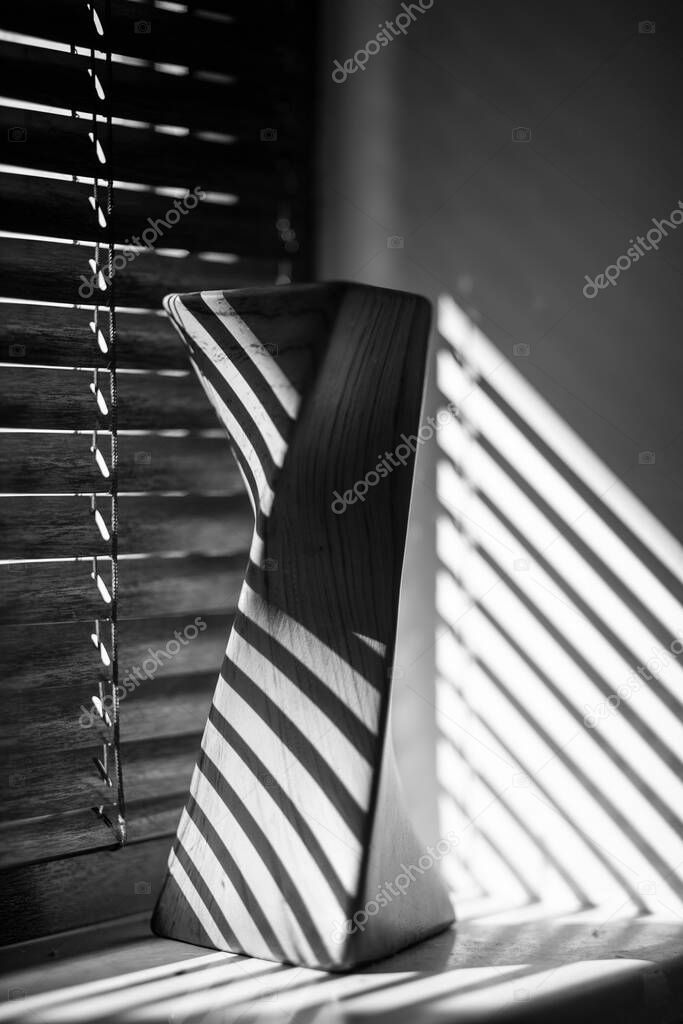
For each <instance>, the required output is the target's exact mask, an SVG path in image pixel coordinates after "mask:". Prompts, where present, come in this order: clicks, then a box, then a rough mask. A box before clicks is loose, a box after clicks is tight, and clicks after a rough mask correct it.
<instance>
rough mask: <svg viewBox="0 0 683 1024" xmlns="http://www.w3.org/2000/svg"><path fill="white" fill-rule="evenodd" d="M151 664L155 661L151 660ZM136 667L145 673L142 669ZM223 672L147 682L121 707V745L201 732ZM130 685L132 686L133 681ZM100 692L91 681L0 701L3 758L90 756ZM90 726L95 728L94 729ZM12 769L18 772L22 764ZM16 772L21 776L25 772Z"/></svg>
mask: <svg viewBox="0 0 683 1024" xmlns="http://www.w3.org/2000/svg"><path fill="white" fill-rule="evenodd" d="M224 642H225V637H224ZM143 660H145V659H143ZM147 660H148V661H149V662H150V663H151V661H152V659H151V658H150V657H149V656H148V659H147ZM134 667H137V668H138V671H140V666H139V665H137V666H134ZM218 667H219V666H217V667H216V668H215V669H214V670H213V671H212V672H205V673H201V672H193V673H192V674H191V675H188V676H177V675H176V676H169V677H165V678H160V679H157V678H156V677H153V678H152V679H144V678H143V680H142V682H141V683H140V684H139V689H137V690H132V691H130V693H129V696H128V697H124V699H123V700H122V701H121V708H120V723H121V739H122V740H123V741H124V742H130V741H132V740H143V739H161V738H164V737H169V736H177V735H180V734H182V733H186V732H201V731H202V729H203V728H204V725H205V724H206V716H207V715H208V713H209V705H210V703H211V696H212V694H213V691H214V689H215V687H216V679H217V677H218ZM127 669H128V666H122V672H121V679H124V678H125V677H126V672H127ZM124 685H125V684H124ZM129 685H130V686H133V681H131V682H130V684H129ZM97 692H98V690H97V682H96V681H95V683H94V685H93V681H92V680H90V685H88V684H87V683H86V684H81V685H79V686H73V685H68V686H51V687H49V688H37V689H34V690H31V691H30V692H28V693H26V694H25V696H24V697H23V698H22V699H21V701H16V698H15V700H14V706H12V705H10V702H9V701H8V700H7V699H6V698H3V699H2V700H1V701H0V706H1V707H2V710H3V716H2V723H1V724H0V750H1V751H2V756H3V758H8V759H11V758H15V759H16V758H18V759H19V760H21V759H22V758H23V759H25V760H30V755H29V753H28V751H27V747H28V746H29V744H30V745H31V748H30V749H32V750H40V751H41V752H43V753H56V752H57V751H60V750H62V751H72V750H81V749H82V748H87V749H88V750H90V748H91V747H92V745H93V743H96V742H98V741H99V740H100V738H101V735H102V732H103V731H104V730H102V731H100V729H98V727H97V723H96V722H95V720H94V719H91V718H90V717H89V715H88V712H90V711H91V697H92V696H93V694H97ZM83 709H85V711H84V710H83ZM90 722H93V723H94V724H90V725H89V724H88V723H90ZM20 729H21V730H22V732H21V734H20V735H19V734H18V730H20ZM7 763H8V764H9V763H10V760H8V761H7ZM13 763H14V764H15V766H16V765H18V764H19V761H17V760H15V761H14V762H13ZM91 763H92V762H91ZM17 770H18V771H19V772H20V773H21V772H22V769H21V768H18V769H17ZM20 813H21V816H22V817H26V816H27V815H25V814H24V812H23V811H21V812H20Z"/></svg>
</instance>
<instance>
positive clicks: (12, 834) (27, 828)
mask: <svg viewBox="0 0 683 1024" xmlns="http://www.w3.org/2000/svg"><path fill="white" fill-rule="evenodd" d="M183 803H184V794H180V793H174V794H171V795H168V796H159V797H155V798H154V799H152V800H141V801H136V802H133V803H130V802H129V803H127V805H126V823H127V834H128V843H129V846H130V844H136V843H140V842H141V841H144V842H149V841H150V840H154V839H158V838H160V837H166V836H171V835H173V834H174V832H175V830H176V827H177V824H178V818H179V817H180V812H181V810H182V807H183ZM162 842H163V843H165V847H166V851H167V855H168V845H169V844H168V839H164V840H163V841H162ZM112 845H113V844H112V834H111V829H109V828H108V826H107V825H106V824H105V823H104V822H103V821H102V820H101V819H100V818H98V817H97V816H96V815H95V813H94V812H93V810H92V808H87V809H85V810H78V811H71V812H69V813H63V814H53V815H48V816H43V817H39V818H33V819H29V820H19V821H16V822H12V823H11V824H10V825H7V826H5V827H4V828H0V868H2V869H8V868H12V867H18V866H19V865H22V866H24V872H25V875H22V873H19V874H18V875H13V876H12V877H13V879H14V878H17V877H19V878H21V877H28V876H29V872H30V871H31V870H32V869H31V868H30V867H27V865H31V864H33V863H35V862H40V861H44V860H45V859H46V851H49V857H50V859H51V860H56V858H59V857H67V856H70V855H73V854H77V853H80V852H83V851H86V850H87V851H94V850H97V849H106V848H109V847H111V846H112ZM152 845H154V844H152ZM133 849H135V846H133ZM147 849H149V848H147ZM122 852H123V851H121V850H118V849H117V850H116V853H117V854H121V853H122ZM144 852H145V850H143V853H144ZM92 855H93V856H97V854H95V853H93V854H92ZM126 856H127V855H126ZM125 862H126V863H128V861H127V860H126V861H125ZM56 863H59V861H58V860H56ZM69 863H70V864H71V865H72V867H73V864H74V863H75V862H72V861H69ZM112 866H113V867H114V868H116V867H117V866H118V865H117V864H114V865H112V864H111V863H110V864H109V866H108V870H109V871H111V869H112ZM41 868H42V871H43V877H44V876H45V873H46V872H49V870H50V866H49V864H43V865H41ZM1 884H2V883H0V885H1ZM138 889H140V885H139V883H138ZM131 895H132V896H134V897H135V896H136V897H137V901H138V903H137V905H136V909H138V908H139V907H140V906H141V905H142V904H141V897H142V896H144V895H145V893H144V887H143V891H140V892H137V893H136V892H135V889H134V888H132V889H131ZM4 905H6V904H4ZM25 909H26V904H25V905H24V910H25ZM84 909H85V908H84ZM124 912H125V911H124ZM23 923H24V918H23V916H22V924H23ZM41 924H42V921H41ZM5 933H6V929H5ZM24 934H25V933H24Z"/></svg>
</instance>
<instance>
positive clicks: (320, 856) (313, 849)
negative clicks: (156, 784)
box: [209, 704, 350, 907]
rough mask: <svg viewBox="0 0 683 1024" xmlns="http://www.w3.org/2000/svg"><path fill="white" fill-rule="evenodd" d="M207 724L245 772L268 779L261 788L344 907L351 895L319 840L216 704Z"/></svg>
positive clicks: (302, 815)
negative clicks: (209, 724) (216, 732)
mask: <svg viewBox="0 0 683 1024" xmlns="http://www.w3.org/2000/svg"><path fill="white" fill-rule="evenodd" d="M209 721H210V722H211V724H212V725H213V726H214V727H215V728H216V730H217V731H218V732H219V733H220V735H221V736H222V737H223V739H224V740H225V742H226V743H227V744H228V745H229V746H230V747H232V749H233V750H234V751H235V753H236V754H237V756H238V757H239V758H240V759H241V760H242V761H243V762H244V764H245V766H246V767H247V769H248V770H249V771H250V772H251V773H252V775H253V776H254V777H255V778H257V779H258V778H261V779H263V780H264V783H265V779H266V778H267V779H268V782H267V784H265V785H264V788H265V789H266V790H267V792H268V793H269V794H270V796H271V797H272V799H273V800H274V801H275V803H276V804H277V806H278V808H279V809H280V810H281V811H282V814H283V815H284V817H285V818H286V819H287V821H289V823H290V825H291V826H292V828H293V829H294V831H295V832H296V833H297V835H299V836H300V837H301V838H302V840H303V841H304V843H305V845H306V846H307V848H308V850H309V852H310V854H311V856H312V857H313V859H314V860H315V862H316V864H317V865H318V867H319V869H320V871H321V873H322V875H323V877H324V878H326V879H327V881H328V883H329V885H330V888H331V889H332V890H333V892H334V894H335V896H336V898H337V900H338V901H339V903H340V905H341V906H342V907H343V906H344V904H345V903H346V902H347V901H348V898H349V895H350V894H349V893H347V891H346V889H345V888H344V885H343V884H342V881H341V879H340V878H339V876H338V875H337V873H336V871H335V869H334V867H333V865H332V863H331V862H330V860H329V858H328V856H327V854H326V853H325V851H324V850H323V848H322V845H321V844H320V841H319V839H318V838H317V836H316V835H315V833H314V832H313V830H312V828H311V827H310V825H309V824H308V822H307V821H306V818H305V816H304V814H302V812H301V811H300V810H299V808H298V807H297V805H296V804H295V803H294V801H293V800H292V798H291V797H290V796H288V794H287V793H286V792H285V790H284V788H283V787H282V786H281V785H280V783H279V782H278V781H277V779H275V778H273V776H272V773H271V772H269V771H268V769H267V768H266V766H265V764H264V763H263V761H261V759H260V758H259V757H258V755H257V754H256V753H255V752H254V751H253V750H252V749H251V747H250V746H249V744H248V743H245V741H244V740H243V739H242V737H241V736H240V735H239V733H238V732H237V731H236V730H235V729H234V728H233V727H232V726H231V725H230V723H229V722H228V721H227V720H226V719H225V718H224V717H223V715H222V714H221V713H220V711H218V709H217V708H216V705H215V704H213V705H212V706H211V710H210V712H209Z"/></svg>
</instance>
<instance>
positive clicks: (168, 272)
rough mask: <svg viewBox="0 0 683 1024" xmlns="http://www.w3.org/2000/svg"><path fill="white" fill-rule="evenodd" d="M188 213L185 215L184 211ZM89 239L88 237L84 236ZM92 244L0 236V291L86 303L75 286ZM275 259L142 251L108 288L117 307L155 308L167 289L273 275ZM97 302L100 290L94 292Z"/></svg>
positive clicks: (241, 283)
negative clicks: (226, 259) (0, 285)
mask: <svg viewBox="0 0 683 1024" xmlns="http://www.w3.org/2000/svg"><path fill="white" fill-rule="evenodd" d="M188 216H189V214H188ZM85 241H89V239H85ZM94 251H95V250H94V246H91V245H65V244H61V243H58V242H43V241H29V240H26V239H22V238H0V279H1V280H2V281H3V282H4V289H5V295H6V296H7V297H9V298H15V299H37V300H42V301H43V302H70V303H73V304H74V305H78V304H79V303H83V302H92V301H94V300H93V297H92V296H91V297H90V298H86V297H84V295H83V294H80V293H79V291H78V289H79V287H80V286H81V285H83V280H82V277H83V276H85V278H86V281H87V280H88V279H89V278H90V275H91V270H90V267H89V266H88V259H89V258H91V257H93V256H94ZM276 274H277V261H276V260H270V261H269V260H239V261H237V262H235V263H229V264H228V263H213V262H210V261H207V260H201V259H199V258H198V257H196V256H186V257H185V258H181V259H175V258H173V257H171V256H160V255H158V254H157V253H149V252H143V253H141V254H140V255H139V256H138V257H137V258H136V259H135V260H133V262H132V263H128V264H127V265H126V266H125V267H123V269H121V270H119V271H117V272H116V276H115V279H114V289H115V295H116V302H117V303H118V304H119V305H121V306H133V307H138V308H143V309H149V308H158V307H159V306H161V302H162V300H163V298H164V296H165V295H168V294H169V292H175V291H182V290H185V291H187V290H189V291H201V290H203V289H225V288H241V287H248V286H250V285H258V284H267V283H270V284H272V282H273V281H274V280H275V278H276ZM99 296H100V301H101V300H102V298H103V296H104V293H103V292H99Z"/></svg>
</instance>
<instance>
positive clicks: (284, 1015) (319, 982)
mask: <svg viewBox="0 0 683 1024" xmlns="http://www.w3.org/2000/svg"><path fill="white" fill-rule="evenodd" d="M292 969H293V968H292V967H288V968H287V970H289V971H291V970H292ZM308 969H310V968H308ZM294 970H296V968H294ZM299 970H301V968H299ZM338 980H339V976H338V975H335V974H330V975H328V976H327V977H325V976H324V975H322V974H321V976H320V977H319V978H304V980H303V981H300V982H298V983H297V984H296V985H294V984H291V985H285V986H284V987H283V988H280V989H275V990H273V991H272V992H267V993H266V994H265V995H263V996H258V995H257V996H247V997H245V998H243V999H238V1000H237V1002H234V1003H231V1004H229V1006H228V1007H227V1008H226V1007H214V1008H212V1010H208V1011H207V1012H208V1013H212V1012H215V1013H219V1014H220V1013H221V1011H222V1010H225V1009H236V1010H240V1008H241V1007H244V1009H242V1011H241V1012H240V1013H238V1015H237V1016H236V1017H232V1016H231V1017H230V1024H250V1022H251V1024H293V1021H294V1019H295V1018H296V1016H297V1015H298V1014H299V1013H300V1012H301V1011H300V1010H296V1009H295V1010H292V1011H291V1014H290V1013H289V1011H287V1010H285V1011H279V1012H278V1010H277V1009H276V1008H275V1007H273V1006H272V1005H271V1000H277V998H278V997H279V996H283V995H288V994H289V993H290V992H300V991H301V990H302V989H311V988H316V989H318V988H322V987H324V986H325V985H329V984H331V983H332V982H335V981H338ZM326 1002H327V1001H325V1002H319V1003H314V1004H313V1005H312V1006H311V1007H303V1008H302V1009H304V1010H309V1009H315V1010H316V1012H317V1011H318V1010H319V1009H320V1008H321V1007H322V1006H324V1005H325V1004H326ZM202 1019H204V1018H202ZM211 1019H212V1020H213V1018H211ZM221 1019H222V1018H221Z"/></svg>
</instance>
